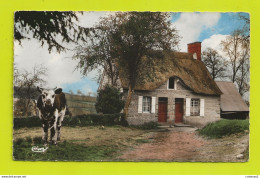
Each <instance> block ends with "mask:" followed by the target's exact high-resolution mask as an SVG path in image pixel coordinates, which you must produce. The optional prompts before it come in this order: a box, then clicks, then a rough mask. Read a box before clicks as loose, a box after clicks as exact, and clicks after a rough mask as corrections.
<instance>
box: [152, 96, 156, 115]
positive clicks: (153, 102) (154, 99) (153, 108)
mask: <svg viewBox="0 0 260 178" xmlns="http://www.w3.org/2000/svg"><path fill="white" fill-rule="evenodd" d="M155 101H156V97H152V110H151V113H155Z"/></svg>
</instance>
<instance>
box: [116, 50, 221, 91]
mask: <svg viewBox="0 0 260 178" xmlns="http://www.w3.org/2000/svg"><path fill="white" fill-rule="evenodd" d="M153 72H154V74H155V75H154V77H153V78H149V79H146V80H145V81H144V83H142V84H139V85H137V86H136V88H135V90H154V89H156V88H158V87H159V86H160V85H162V84H163V83H165V82H166V81H167V80H168V79H169V78H170V77H178V78H179V79H181V80H182V82H183V83H184V84H185V85H186V86H187V87H188V88H189V89H191V90H192V91H194V92H195V93H198V94H207V95H220V94H221V91H220V89H219V88H218V86H217V85H216V83H215V81H214V80H213V79H212V77H211V76H210V74H209V72H208V70H207V68H206V66H205V65H204V63H203V62H202V61H198V60H195V59H193V57H192V54H188V53H183V52H171V53H167V54H164V60H157V61H156V62H155V69H154V71H153ZM120 81H121V84H122V87H123V88H128V87H127V86H128V85H127V82H126V80H125V79H124V78H123V77H122V75H121V77H120Z"/></svg>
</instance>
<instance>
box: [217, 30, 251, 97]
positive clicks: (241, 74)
mask: <svg viewBox="0 0 260 178" xmlns="http://www.w3.org/2000/svg"><path fill="white" fill-rule="evenodd" d="M221 46H222V49H223V51H224V52H225V54H226V55H227V57H228V61H229V64H230V67H231V71H232V72H231V75H230V78H231V81H232V82H233V83H236V85H237V86H238V90H239V93H240V94H241V95H243V94H244V93H245V92H247V91H248V90H249V57H250V38H249V36H247V35H245V34H244V31H242V30H236V31H234V32H233V34H232V35H230V36H228V37H227V38H226V39H225V40H223V41H222V42H221Z"/></svg>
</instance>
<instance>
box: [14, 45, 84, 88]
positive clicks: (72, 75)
mask: <svg viewBox="0 0 260 178" xmlns="http://www.w3.org/2000/svg"><path fill="white" fill-rule="evenodd" d="M14 49H15V50H14V62H15V63H16V65H17V67H18V69H25V70H27V71H31V70H32V69H33V67H34V66H35V65H39V64H42V65H43V66H44V67H46V68H47V70H48V72H47V77H46V80H47V85H48V87H55V86H58V87H59V86H61V85H62V84H68V83H73V82H77V81H79V80H80V78H81V75H80V73H79V71H74V69H75V67H76V65H77V61H75V60H72V58H71V57H72V55H73V53H71V52H67V53H60V54H58V53H51V54H49V53H48V50H47V49H46V48H42V47H40V44H39V43H38V41H36V40H23V42H22V46H20V45H19V44H18V43H17V42H15V43H14Z"/></svg>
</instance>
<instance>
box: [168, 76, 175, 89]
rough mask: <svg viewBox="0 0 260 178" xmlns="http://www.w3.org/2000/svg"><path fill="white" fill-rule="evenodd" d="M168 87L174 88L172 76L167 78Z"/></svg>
mask: <svg viewBox="0 0 260 178" xmlns="http://www.w3.org/2000/svg"><path fill="white" fill-rule="evenodd" d="M168 88H169V89H174V77H170V78H169V83H168Z"/></svg>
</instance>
